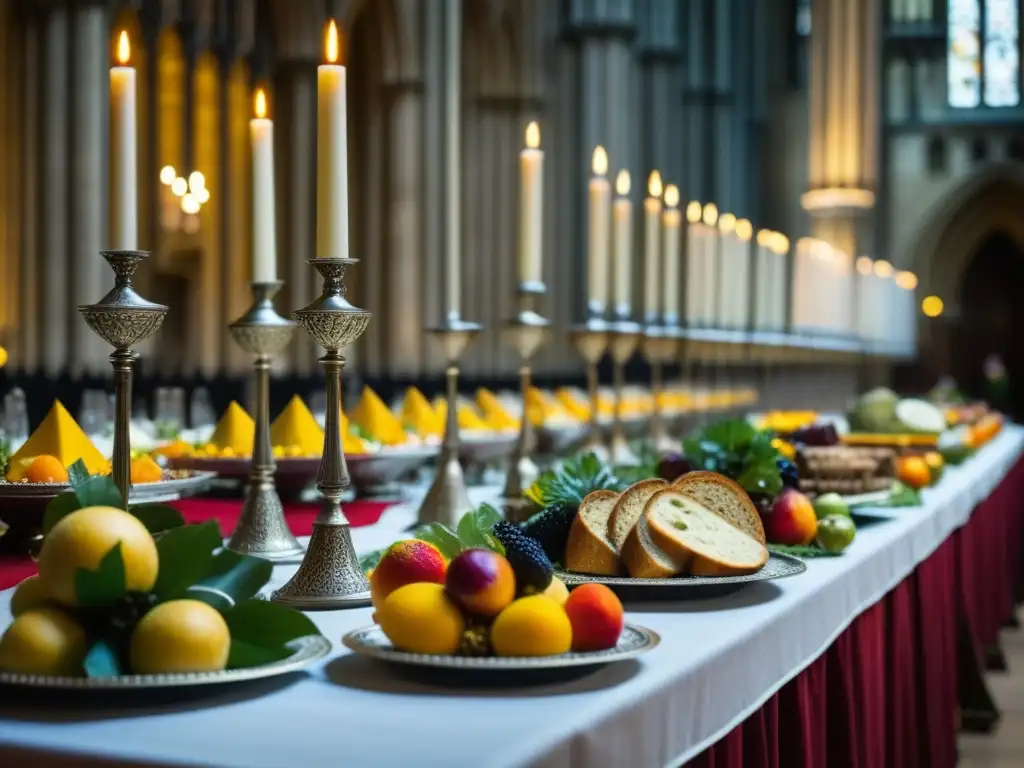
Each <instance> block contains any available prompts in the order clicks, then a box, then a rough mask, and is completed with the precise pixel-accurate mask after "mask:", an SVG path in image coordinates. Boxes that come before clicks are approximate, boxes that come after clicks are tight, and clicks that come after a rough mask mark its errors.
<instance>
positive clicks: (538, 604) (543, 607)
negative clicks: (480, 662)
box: [491, 593, 573, 656]
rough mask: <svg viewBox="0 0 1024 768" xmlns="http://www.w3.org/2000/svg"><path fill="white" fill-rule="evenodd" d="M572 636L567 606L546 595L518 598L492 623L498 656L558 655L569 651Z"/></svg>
mask: <svg viewBox="0 0 1024 768" xmlns="http://www.w3.org/2000/svg"><path fill="white" fill-rule="evenodd" d="M569 596H570V597H572V594H571V593H570V595H569ZM572 639H573V638H572V623H571V622H570V621H569V616H568V614H567V613H566V612H565V609H564V608H562V606H560V605H559V604H558V603H556V602H555V601H554V600H552V599H551V598H550V597H547V596H545V595H531V596H530V597H521V598H519V599H518V600H516V601H515V602H513V603H512V604H511V605H509V606H508V607H507V608H506V609H505V610H503V611H502V612H501V613H499V614H498V618H496V619H495V620H494V624H493V625H491V645H492V646H493V647H494V652H495V654H497V655H498V656H557V655H559V654H562V653H568V651H569V649H570V648H571V647H572Z"/></svg>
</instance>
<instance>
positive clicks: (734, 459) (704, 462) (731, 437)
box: [683, 419, 782, 494]
mask: <svg viewBox="0 0 1024 768" xmlns="http://www.w3.org/2000/svg"><path fill="white" fill-rule="evenodd" d="M774 437H775V436H774V434H773V433H772V432H771V431H770V430H759V429H756V428H754V426H753V425H751V424H750V423H749V422H748V421H746V420H745V419H729V420H726V421H717V422H715V423H714V424H709V425H707V426H706V427H703V428H702V429H698V430H696V431H695V432H694V433H693V434H691V435H690V436H689V437H688V438H686V440H685V441H684V442H683V452H684V453H685V455H686V458H687V459H689V460H690V461H691V462H693V463H694V465H696V466H697V467H698V468H700V469H703V470H707V471H709V472H718V473H719V474H723V475H725V476H727V477H731V478H732V479H733V480H735V481H736V482H737V483H739V484H740V485H741V486H743V489H744V490H745V491H747V492H748V493H769V494H777V493H779V492H780V491H782V476H781V475H780V474H779V467H778V460H779V459H780V458H781V454H779V452H778V451H777V450H775V448H774V447H773V446H772V440H773V438H774Z"/></svg>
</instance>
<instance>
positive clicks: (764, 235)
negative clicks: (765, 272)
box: [757, 229, 775, 248]
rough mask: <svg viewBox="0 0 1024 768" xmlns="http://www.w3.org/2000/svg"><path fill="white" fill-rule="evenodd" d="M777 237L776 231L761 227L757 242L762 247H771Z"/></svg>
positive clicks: (758, 231)
mask: <svg viewBox="0 0 1024 768" xmlns="http://www.w3.org/2000/svg"><path fill="white" fill-rule="evenodd" d="M774 239H775V233H774V232H772V231H771V230H770V229H759V230H757V244H758V245H760V246H761V247H762V248H771V247H772V241H773V240H774Z"/></svg>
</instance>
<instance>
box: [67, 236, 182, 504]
mask: <svg viewBox="0 0 1024 768" xmlns="http://www.w3.org/2000/svg"><path fill="white" fill-rule="evenodd" d="M100 255H101V256H103V258H104V259H106V260H107V263H108V264H109V265H110V268H111V269H112V270H114V287H113V289H111V291H110V292H109V293H108V294H107V295H106V296H104V297H103V298H102V299H100V300H99V301H98V302H96V303H95V304H85V305H82V306H80V307H79V308H78V311H79V312H80V313H81V315H82V317H83V318H84V319H85V322H86V323H87V324H88V326H89V328H90V329H91V330H92V331H93V333H95V334H96V335H97V336H99V337H100V338H102V339H103V340H104V341H105V342H107V343H108V344H110V345H111V346H112V347H113V348H114V351H113V353H111V355H110V362H111V365H113V367H114V455H113V457H112V461H111V464H112V465H113V467H112V470H113V475H114V483H115V484H116V485H117V488H118V490H119V491H120V492H121V496H123V497H124V501H125V504H127V503H128V491H129V489H130V488H131V484H132V448H131V440H130V438H129V426H130V424H131V419H132V367H133V365H134V363H135V358H136V357H138V355H136V354H135V352H133V351H132V349H131V348H132V346H133V345H135V344H138V343H139V342H140V341H143V340H145V339H148V338H149V337H150V336H152V335H153V334H154V333H156V332H157V330H158V329H159V328H160V325H161V324H162V323H163V321H164V317H165V316H166V315H167V307H165V306H164V305H163V304H154V303H153V302H151V301H146V300H145V299H144V298H142V297H141V296H139V294H137V293H136V292H135V288H134V287H132V276H133V275H134V274H135V270H136V268H137V267H138V266H139V262H140V261H142V260H143V259H145V258H147V257H148V256H149V252H148V251H101V252H100ZM52 298H53V300H54V301H56V297H52Z"/></svg>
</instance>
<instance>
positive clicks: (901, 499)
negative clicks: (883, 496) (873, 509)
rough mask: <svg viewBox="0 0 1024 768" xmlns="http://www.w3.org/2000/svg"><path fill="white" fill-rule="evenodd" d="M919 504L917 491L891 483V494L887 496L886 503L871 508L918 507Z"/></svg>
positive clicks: (898, 483) (902, 484) (903, 484)
mask: <svg viewBox="0 0 1024 768" xmlns="http://www.w3.org/2000/svg"><path fill="white" fill-rule="evenodd" d="M921 503H922V502H921V494H920V492H919V491H916V490H914V489H913V488H911V487H910V486H909V485H906V484H905V483H901V482H899V481H897V482H895V483H893V486H892V494H891V495H890V496H889V500H888V501H884V502H881V503H880V504H873V505H871V506H879V507H920V506H921Z"/></svg>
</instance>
